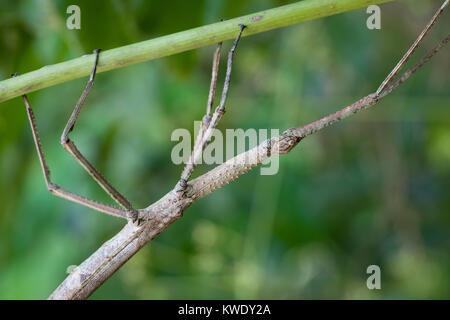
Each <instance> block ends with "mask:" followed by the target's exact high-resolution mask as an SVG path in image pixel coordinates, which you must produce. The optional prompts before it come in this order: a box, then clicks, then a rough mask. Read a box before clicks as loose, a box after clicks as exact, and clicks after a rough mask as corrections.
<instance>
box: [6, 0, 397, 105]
mask: <svg viewBox="0 0 450 320" xmlns="http://www.w3.org/2000/svg"><path fill="white" fill-rule="evenodd" d="M389 1H392V0H304V1H299V2H296V3H293V4H289V5H286V6H282V7H278V8H274V9H269V10H265V11H261V12H257V13H254V14H249V15H246V16H242V17H239V18H234V19H230V20H226V21H223V22H218V23H214V24H210V25H206V26H202V27H198V28H194V29H190V30H186V31H182V32H178V33H174V34H170V35H167V36H163V37H159V38H155V39H150V40H146V41H142V42H138V43H134V44H130V45H127V46H123V47H119V48H115V49H111V50H106V51H102V53H101V55H100V60H99V64H98V72H104V71H108V70H112V69H117V68H120V67H124V66H128V65H131V64H134V63H139V62H143V61H147V60H151V59H156V58H160V57H164V56H168V55H172V54H175V53H180V52H183V51H188V50H192V49H196V48H200V47H203V46H207V45H210V44H214V43H218V42H221V41H225V40H229V39H232V38H235V37H236V35H237V33H238V32H239V27H238V25H239V24H244V25H246V26H247V28H246V29H245V31H244V33H243V35H242V36H243V37H245V36H249V35H252V34H256V33H260V32H264V31H268V30H272V29H277V28H281V27H284V26H288V25H291V24H295V23H299V22H302V21H307V20H312V19H317V18H321V17H325V16H330V15H333V14H337V13H341V12H345V11H350V10H353V9H357V8H361V7H366V6H369V5H372V4H381V3H384V2H389ZM361 23H362V26H361V27H364V25H363V24H364V23H365V22H364V21H361ZM94 58H95V55H94V54H90V55H85V56H82V57H79V58H75V59H72V60H69V61H65V62H61V63H58V64H54V65H48V66H44V67H42V68H40V69H38V70H35V71H32V72H29V73H25V74H23V75H19V76H18V77H14V78H10V79H7V80H3V81H1V82H0V102H2V101H6V100H9V99H12V98H14V97H17V96H20V95H23V94H25V93H28V92H32V91H36V90H40V89H43V88H47V87H50V86H53V85H56V84H59V83H62V82H66V81H69V80H73V79H77V78H81V77H83V76H87V75H89V73H90V70H91V67H92V64H93V63H94Z"/></svg>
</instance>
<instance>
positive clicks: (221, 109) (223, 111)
mask: <svg viewBox="0 0 450 320" xmlns="http://www.w3.org/2000/svg"><path fill="white" fill-rule="evenodd" d="M216 112H217V113H219V114H222V115H223V114H224V113H225V106H222V107H221V106H218V107H217V108H216Z"/></svg>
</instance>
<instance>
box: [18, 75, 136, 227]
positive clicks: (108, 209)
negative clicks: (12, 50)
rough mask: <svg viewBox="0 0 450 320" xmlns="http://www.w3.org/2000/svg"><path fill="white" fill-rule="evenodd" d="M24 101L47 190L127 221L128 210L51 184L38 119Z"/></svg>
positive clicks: (25, 97)
mask: <svg viewBox="0 0 450 320" xmlns="http://www.w3.org/2000/svg"><path fill="white" fill-rule="evenodd" d="M16 75H17V74H14V75H13V76H16ZM22 99H23V102H24V103H25V106H26V110H27V116H28V120H29V122H30V127H31V132H32V134H33V139H34V144H35V146H36V150H37V153H38V157H39V162H40V164H41V168H42V172H43V175H44V179H45V184H46V186H47V189H48V190H49V191H50V192H51V193H52V194H54V195H56V196H58V197H61V198H64V199H67V200H70V201H73V202H77V203H79V204H82V205H84V206H87V207H90V208H92V209H94V210H97V211H100V212H103V213H106V214H109V215H112V216H116V217H120V218H125V219H127V218H128V216H127V213H128V212H127V211H126V210H123V209H120V208H116V207H113V206H109V205H106V204H103V203H99V202H97V201H94V200H91V199H88V198H85V197H82V196H80V195H78V194H75V193H72V192H70V191H67V190H66V189H64V188H62V187H60V186H59V185H57V184H54V183H52V182H51V179H50V170H49V168H48V165H47V162H46V161H45V157H44V152H43V151H42V145H41V141H40V138H39V134H38V130H37V126H36V119H35V117H34V113H33V109H32V108H31V105H30V102H29V101H28V98H27V96H26V95H23V96H22Z"/></svg>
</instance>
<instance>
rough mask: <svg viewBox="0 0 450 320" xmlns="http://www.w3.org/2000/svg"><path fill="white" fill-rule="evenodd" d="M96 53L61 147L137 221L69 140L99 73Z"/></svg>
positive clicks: (122, 201)
mask: <svg viewBox="0 0 450 320" xmlns="http://www.w3.org/2000/svg"><path fill="white" fill-rule="evenodd" d="M94 53H95V62H94V66H93V67H92V71H91V75H90V77H89V81H88V83H87V84H86V87H85V88H84V90H83V93H82V94H81V97H80V99H79V100H78V102H77V104H76V106H75V109H74V110H73V112H72V115H71V116H70V118H69V121H68V122H67V124H66V127H65V128H64V131H63V133H62V135H61V140H60V142H61V145H62V146H63V147H64V149H65V150H66V151H67V152H69V153H70V154H71V155H72V157H74V158H75V160H77V161H78V163H79V164H80V165H81V166H82V167H83V168H84V169H85V170H86V171H87V172H88V173H89V174H90V175H91V177H92V178H94V180H95V181H97V183H98V184H99V185H100V186H101V187H102V188H103V190H105V191H106V193H107V194H108V195H109V196H110V197H111V198H112V199H113V200H114V201H115V202H116V203H117V204H119V205H120V206H121V207H122V208H124V209H126V211H127V217H128V218H130V219H131V220H133V222H134V221H136V219H137V216H138V212H137V210H136V209H134V208H133V206H132V205H131V203H130V202H129V201H128V200H127V199H126V198H125V197H124V196H123V195H122V194H120V193H119V191H117V190H116V189H115V188H114V187H113V186H112V185H111V184H110V183H109V182H108V181H107V180H106V179H105V178H104V177H103V176H102V175H101V174H100V172H98V171H97V169H95V168H94V166H93V165H92V164H91V163H90V162H89V161H88V160H87V159H86V158H85V157H84V156H83V155H82V154H81V152H80V151H79V150H78V148H77V147H76V146H75V143H74V142H73V141H72V140H70V139H69V133H70V132H71V131H72V130H73V128H74V126H75V123H76V121H77V119H78V116H79V115H80V111H81V108H82V107H83V105H84V102H85V101H86V97H87V95H88V94H89V92H90V90H91V88H92V86H93V85H94V78H95V74H96V72H97V64H98V58H99V54H100V49H96V50H94Z"/></svg>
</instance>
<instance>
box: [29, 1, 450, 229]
mask: <svg viewBox="0 0 450 320" xmlns="http://www.w3.org/2000/svg"><path fill="white" fill-rule="evenodd" d="M448 3H449V0H446V1H444V3H443V5H442V6H441V7H440V9H439V10H438V11H437V12H436V13H435V15H434V16H433V18H432V19H431V20H430V22H429V23H428V24H427V26H426V27H425V28H424V30H423V31H422V32H421V34H420V35H419V37H418V38H417V39H416V41H415V42H414V43H413V45H412V46H411V47H410V48H409V50H408V51H407V52H406V53H405V54H404V56H403V57H402V59H400V61H399V62H398V63H397V65H396V66H395V67H394V69H393V70H392V71H391V72H390V73H389V74H388V76H387V77H386V79H385V80H384V81H383V82H382V83H381V85H380V86H379V88H378V89H377V91H376V92H375V93H373V94H370V95H368V96H366V97H364V98H362V99H360V100H359V101H357V102H355V103H354V104H352V105H350V106H348V107H346V108H344V109H342V110H340V111H338V112H336V113H334V114H331V115H329V116H327V117H324V118H322V119H320V120H317V121H316V122H313V123H310V124H308V125H305V126H303V127H299V128H292V129H288V130H286V131H285V132H284V133H283V134H282V135H281V137H280V138H277V139H276V140H274V141H272V140H268V141H267V144H266V145H265V146H264V148H262V149H264V150H262V151H261V150H259V148H254V149H251V150H249V151H247V152H246V153H245V154H246V155H251V156H249V158H251V159H253V160H252V161H251V163H240V164H239V165H233V166H232V167H231V168H226V169H224V170H223V172H217V171H218V170H216V169H213V170H211V171H210V172H208V174H211V175H217V178H218V179H217V180H218V181H219V180H220V179H219V178H221V179H222V180H227V178H228V177H232V180H233V179H234V178H237V177H238V176H240V175H241V174H243V173H245V172H247V171H248V170H250V169H251V168H252V167H253V166H256V165H258V164H260V163H261V162H262V161H263V160H264V159H267V158H268V157H270V156H271V154H272V153H273V152H274V151H273V146H274V145H277V150H276V152H277V153H279V154H281V153H287V152H289V151H290V150H291V149H292V148H293V147H295V145H296V144H297V143H298V142H299V141H300V140H301V139H303V138H305V137H306V136H308V135H311V134H313V133H315V132H317V131H319V130H321V129H323V128H325V127H327V126H329V125H331V124H332V123H334V122H336V121H340V120H342V119H344V118H346V117H348V116H350V115H352V114H354V113H356V112H359V111H361V110H364V109H366V108H368V107H370V106H372V105H374V104H376V103H377V102H378V101H379V99H381V98H383V97H384V96H386V95H387V94H389V93H390V92H392V90H394V89H395V88H396V87H397V86H398V85H400V84H401V83H402V82H404V81H405V80H406V79H407V78H409V76H410V75H411V74H413V73H414V72H415V71H416V70H417V69H419V68H420V67H421V66H422V65H423V64H425V62H427V61H428V60H429V59H430V58H431V57H432V56H433V55H434V54H435V53H436V52H437V51H438V50H440V49H441V48H442V47H443V46H444V45H445V44H446V43H447V42H448V41H449V36H447V37H446V38H445V39H444V40H443V41H442V42H441V43H440V44H439V45H438V46H437V47H435V48H434V49H433V50H432V51H430V53H429V54H428V55H427V56H425V57H424V58H422V60H420V61H419V62H418V63H417V64H416V65H415V66H414V67H413V68H411V69H409V70H407V71H406V72H405V73H403V74H402V75H401V76H399V77H397V78H396V79H394V78H395V76H396V75H397V74H398V72H399V70H400V69H401V68H402V67H403V66H404V64H405V63H406V62H407V61H408V59H409V58H410V57H411V55H412V54H413V53H414V51H415V49H416V48H417V47H418V46H419V44H420V43H421V42H422V40H423V39H424V37H425V36H426V34H427V33H428V31H429V30H430V29H431V27H432V26H433V25H434V23H435V22H436V20H437V19H438V18H439V16H440V15H441V13H442V12H443V10H444V8H445V7H446V6H447V5H448ZM245 28H246V26H245V25H242V24H240V25H239V33H238V35H237V37H236V39H235V40H234V42H233V45H232V47H231V49H230V51H229V53H228V59H227V68H226V75H225V80H224V85H223V89H222V95H221V98H220V102H219V105H218V106H217V108H216V109H215V111H214V112H213V113H212V107H213V105H214V96H215V91H216V84H217V75H218V70H219V60H220V52H221V48H222V43H218V45H217V49H216V51H215V52H214V55H213V63H212V74H211V83H210V89H209V95H208V101H207V107H206V114H205V116H204V117H203V119H202V125H201V128H200V132H199V134H198V136H197V138H196V140H195V143H194V148H193V151H192V154H191V156H190V159H189V161H188V163H187V164H186V166H185V168H184V170H183V171H182V173H181V177H180V179H179V181H178V182H177V184H176V185H175V187H174V191H175V192H176V193H177V194H178V196H179V198H183V197H185V198H186V197H187V198H189V197H190V196H189V190H188V181H189V179H190V177H191V175H192V172H193V170H194V168H195V163H197V159H198V157H199V156H201V154H202V152H203V150H204V148H205V147H206V145H207V143H208V141H209V139H210V138H211V135H212V132H213V130H214V129H215V128H216V126H217V124H218V123H219V121H220V119H221V118H222V116H223V114H224V113H225V103H226V99H227V95H228V90H229V86H230V78H231V71H232V66H233V58H234V54H235V50H236V47H237V45H238V42H239V40H240V38H241V36H242V33H243V31H244V29H245ZM94 55H95V59H94V65H93V68H92V71H91V74H90V77H89V80H88V82H87V84H86V87H85V88H84V90H83V92H82V94H81V97H80V98H79V100H78V102H77V104H76V106H75V109H74V110H73V112H72V115H71V116H70V118H69V120H68V122H67V124H66V126H65V128H64V130H63V133H62V135H61V139H60V143H61V145H62V146H63V147H64V149H65V150H66V151H68V152H69V154H70V155H71V156H72V157H74V158H75V160H76V161H77V162H78V163H79V164H80V165H81V166H82V167H83V168H84V169H85V170H86V171H87V172H88V173H89V175H91V177H92V178H93V179H94V180H95V181H96V182H97V183H98V184H99V185H100V186H101V187H102V188H103V189H104V190H105V191H106V193H107V194H108V195H109V196H110V197H111V198H112V199H113V200H114V201H115V202H116V203H117V204H118V205H119V206H120V207H115V206H110V205H107V204H103V203H99V202H97V201H94V200H91V199H89V198H86V197H83V196H80V195H78V194H75V193H72V192H70V191H68V190H66V189H64V188H63V187H61V186H59V185H57V184H54V183H53V182H52V181H51V179H50V170H49V168H48V165H47V162H46V160H45V157H44V153H43V150H42V145H41V142H40V138H39V134H38V130H37V125H36V120H35V116H34V113H33V109H32V107H31V105H30V102H29V100H28V98H27V96H26V95H23V96H22V98H23V101H24V103H25V106H26V110H27V115H28V119H29V122H30V126H31V131H32V135H33V138H34V143H35V146H36V150H37V153H38V157H39V161H40V164H41V168H42V171H43V175H44V179H45V183H46V186H47V189H48V190H49V191H50V192H51V193H52V194H54V195H56V196H58V197H62V198H65V199H67V200H70V201H73V202H77V203H79V204H82V205H84V206H87V207H90V208H92V209H94V210H97V211H100V212H103V213H106V214H109V215H112V216H116V217H121V218H125V219H127V220H130V221H132V222H133V223H135V224H136V225H139V223H140V222H141V220H142V218H143V217H146V216H148V210H147V208H146V209H135V208H134V207H133V206H132V205H131V203H130V202H129V201H128V200H127V199H126V198H125V197H124V196H123V195H122V194H121V193H120V192H119V191H117V189H115V188H114V187H113V186H112V185H111V184H110V183H109V182H108V181H107V180H106V179H105V178H104V177H103V176H102V175H101V174H100V173H99V171H98V170H97V169H95V167H94V166H93V165H92V164H91V163H90V162H89V161H88V160H87V159H86V158H85V157H84V156H83V154H82V153H81V152H80V151H79V150H78V148H77V147H76V145H75V143H74V142H73V141H72V140H70V138H69V133H70V132H71V131H72V130H73V129H74V127H75V124H76V121H77V119H78V116H79V114H80V112H81V108H82V107H83V105H84V103H85V101H86V98H87V96H88V94H89V92H90V90H91V88H92V86H93V84H94V79H95V75H96V71H97V65H98V62H99V56H100V49H96V50H94ZM252 156H253V157H252ZM236 158H239V156H238V157H236ZM224 165H225V166H226V163H225V164H224ZM219 170H220V168H219ZM219 182H220V181H219ZM222 185H223V184H220V183H218V184H217V185H214V184H213V186H212V187H210V189H208V190H206V191H205V190H202V189H200V191H199V192H198V194H197V197H193V198H192V199H191V201H194V200H195V198H198V197H200V195H202V194H203V193H205V192H208V193H209V192H212V191H214V190H215V189H217V188H220V187H221V186H222ZM212 188H213V189H212ZM211 190H212V191H211ZM202 192H203V193H202ZM144 220H145V219H144Z"/></svg>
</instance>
